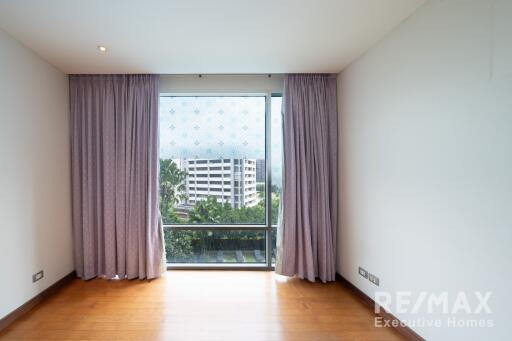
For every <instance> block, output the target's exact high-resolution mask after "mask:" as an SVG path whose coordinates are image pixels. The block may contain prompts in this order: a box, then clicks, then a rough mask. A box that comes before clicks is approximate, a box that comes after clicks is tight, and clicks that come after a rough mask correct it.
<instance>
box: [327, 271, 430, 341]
mask: <svg viewBox="0 0 512 341" xmlns="http://www.w3.org/2000/svg"><path fill="white" fill-rule="evenodd" d="M336 280H337V281H338V282H340V283H341V284H342V285H344V286H345V287H347V288H349V289H350V290H351V291H352V292H353V293H354V294H355V295H356V296H357V297H359V298H360V299H361V301H362V302H363V303H364V304H366V305H367V306H369V307H371V308H372V309H374V307H375V301H374V300H373V299H372V298H371V297H369V296H368V295H366V294H365V293H364V292H362V291H361V290H360V289H359V288H358V287H356V286H355V285H354V284H352V283H350V282H349V281H348V280H347V279H346V278H345V277H343V276H342V275H340V274H339V273H336ZM377 315H379V316H380V317H382V319H383V320H385V321H390V323H391V324H390V325H391V326H393V325H396V327H394V328H395V329H396V330H397V331H398V332H399V333H400V334H401V335H402V336H404V337H405V338H407V340H411V341H425V339H424V338H422V337H421V336H420V335H418V334H417V333H416V332H415V331H414V330H412V329H411V328H409V327H407V326H404V325H402V324H401V323H400V320H399V319H397V318H396V317H395V316H394V315H393V314H391V313H390V312H388V311H386V310H385V309H383V308H382V307H381V309H380V313H378V314H377ZM393 321H396V322H393Z"/></svg>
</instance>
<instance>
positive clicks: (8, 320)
mask: <svg viewBox="0 0 512 341" xmlns="http://www.w3.org/2000/svg"><path fill="white" fill-rule="evenodd" d="M74 278H76V274H75V271H73V272H70V273H69V274H67V275H66V276H64V277H62V278H61V279H59V280H58V281H57V282H55V283H53V284H52V285H50V286H49V287H48V288H46V289H44V290H43V291H41V292H40V293H39V294H37V295H36V296H34V297H33V298H31V299H30V300H28V301H27V302H25V303H24V304H22V305H21V306H19V307H18V308H17V309H15V310H13V311H12V312H11V313H9V314H8V315H7V316H5V317H3V318H2V319H0V332H2V331H3V330H5V329H6V328H7V327H9V326H10V325H11V324H12V323H13V322H14V321H16V320H17V319H19V318H20V317H22V316H23V315H25V314H26V313H28V312H29V311H30V310H31V309H32V308H34V307H35V306H36V305H38V304H39V303H41V302H42V301H43V300H45V299H47V298H48V297H50V296H52V295H53V294H55V293H56V292H57V291H59V289H61V288H62V287H64V286H66V285H67V284H69V283H70V282H71V281H72V280H73V279H74Z"/></svg>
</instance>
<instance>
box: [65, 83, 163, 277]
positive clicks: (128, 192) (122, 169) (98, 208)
mask: <svg viewBox="0 0 512 341" xmlns="http://www.w3.org/2000/svg"><path fill="white" fill-rule="evenodd" d="M158 98H159V90H158V76H157V75H71V76H70V115H71V121H70V124H71V159H72V191H73V231H74V247H75V268H76V272H77V275H78V276H79V277H82V278H84V279H90V278H94V277H96V276H105V277H107V278H114V277H116V276H119V278H129V279H131V278H154V277H158V276H160V274H161V270H162V264H161V262H162V259H163V257H162V253H163V248H162V247H161V245H162V243H163V233H162V231H161V226H160V224H159V212H158Z"/></svg>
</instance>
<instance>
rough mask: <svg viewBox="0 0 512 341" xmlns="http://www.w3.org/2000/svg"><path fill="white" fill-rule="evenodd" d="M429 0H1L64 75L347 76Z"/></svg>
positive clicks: (2, 20) (1, 22) (7, 17)
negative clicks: (347, 70)
mask: <svg viewBox="0 0 512 341" xmlns="http://www.w3.org/2000/svg"><path fill="white" fill-rule="evenodd" d="M424 2H425V0H146V1H143V0H83V1H74V0H73V1H72V0H44V1H42V0H2V1H0V28H2V29H3V30H5V31H6V32H7V33H9V34H10V35H12V36H13V37H14V38H16V39H18V40H19V41H21V42H22V43H23V44H25V45H26V46H28V47H30V48H31V49H33V50H34V51H36V52H37V53H38V54H39V55H41V56H42V57H43V58H45V59H46V60H47V61H49V62H50V63H51V64H53V65H55V66H56V67H57V68H59V69H60V70H62V71H64V72H66V73H139V72H140V73H160V74H165V73H171V74H187V73H288V72H339V71H340V70H341V69H343V67H345V66H346V65H348V64H349V63H350V62H351V61H353V60H354V59H355V58H357V57H358V56H359V55H361V54H362V53H363V52H364V51H366V50H367V49H368V48H369V47H371V46H372V45H373V44H375V43H376V42H377V41H379V40H380V39H381V38H383V37H384V36H385V35H386V34H387V33H388V32H390V31H391V30H392V29H393V28H394V27H396V26H397V25H398V24H399V23H400V22H402V21H403V20H404V19H405V18H407V17H408V16H409V15H410V14H411V13H412V12H414V10H415V9H416V8H418V7H419V6H420V5H421V4H423V3H424ZM97 45H105V46H106V47H107V48H108V52H107V53H106V54H101V53H99V52H98V50H97V48H96V46H97Z"/></svg>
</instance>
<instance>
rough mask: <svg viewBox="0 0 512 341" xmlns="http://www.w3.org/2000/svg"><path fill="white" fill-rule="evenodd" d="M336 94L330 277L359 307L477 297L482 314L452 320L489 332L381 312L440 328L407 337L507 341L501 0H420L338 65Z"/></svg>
mask: <svg viewBox="0 0 512 341" xmlns="http://www.w3.org/2000/svg"><path fill="white" fill-rule="evenodd" d="M338 91H339V112H340V117H341V119H340V122H339V127H340V140H339V148H340V207H339V209H340V214H341V225H340V231H339V245H338V247H339V254H338V271H339V272H340V273H341V274H342V275H343V276H344V277H345V278H347V279H348V280H349V281H351V282H352V283H353V284H355V285H356V286H357V287H358V288H360V289H361V290H363V291H364V292H365V293H366V294H368V295H369V296H370V297H373V296H374V293H375V291H377V290H381V291H390V292H392V293H394V292H396V291H399V290H406V291H412V293H413V294H414V295H417V294H418V293H419V292H420V291H428V292H434V293H442V292H443V291H447V292H448V293H449V295H450V302H451V303H450V307H451V306H452V305H453V301H454V299H455V296H454V295H456V293H457V292H458V291H459V290H465V291H466V292H467V293H468V294H472V291H473V290H480V291H488V290H491V291H492V292H493V293H492V296H491V299H490V301H489V303H490V307H491V309H492V311H493V313H492V314H491V315H486V314H481V315H477V316H475V315H472V316H471V315H470V316H465V315H464V314H462V313H460V314H458V315H457V316H456V317H457V318H460V319H467V318H469V319H486V320H487V319H492V320H494V324H495V326H494V327H493V328H450V327H446V317H447V316H446V315H443V314H442V313H441V312H439V310H437V311H438V313H436V314H433V315H429V314H427V313H425V312H424V311H423V312H421V313H419V314H416V315H414V314H411V313H399V312H398V311H397V309H396V308H395V309H392V312H393V313H395V315H396V316H397V317H399V318H400V319H403V320H405V319H414V318H425V319H441V320H442V321H443V325H444V326H445V327H442V328H419V327H415V328H413V329H415V330H416V331H417V332H418V333H419V334H420V335H422V336H423V337H425V338H426V339H428V340H450V341H455V340H464V341H467V340H507V339H510V330H511V329H510V326H509V325H510V321H509V318H508V316H509V314H510V303H512V295H510V288H512V265H511V262H512V1H509V0H498V1H486V0H445V1H440V0H435V1H430V2H428V3H427V4H426V5H424V6H423V7H421V8H420V9H419V10H418V11H417V12H416V13H415V14H414V15H413V16H412V17H410V18H409V19H408V20H407V21H406V22H404V23H403V24H402V25H400V26H399V27H398V28H397V29H396V30H395V31H394V32H393V33H391V34H390V35H389V36H388V37H387V38H386V39H384V40H383V41H381V42H380V43H379V44H378V45H377V46H375V47H374V48H372V49H371V50H369V51H368V52H367V53H366V54H365V55H363V56H362V57H361V58H359V59H358V60H357V61H356V62H354V63H353V64H352V65H351V66H350V67H348V68H347V69H345V70H344V71H343V72H342V73H341V74H340V75H339V90H338ZM358 266H363V267H364V268H366V269H367V270H369V271H370V272H372V273H374V274H376V275H377V276H379V277H380V281H381V284H380V287H376V286H374V285H373V284H371V283H370V282H369V281H368V280H365V279H364V278H363V277H361V276H359V275H358V273H357V268H358ZM413 302H414V300H413ZM470 303H471V304H472V305H473V308H475V306H474V305H475V304H476V300H475V299H472V298H471V301H470Z"/></svg>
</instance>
